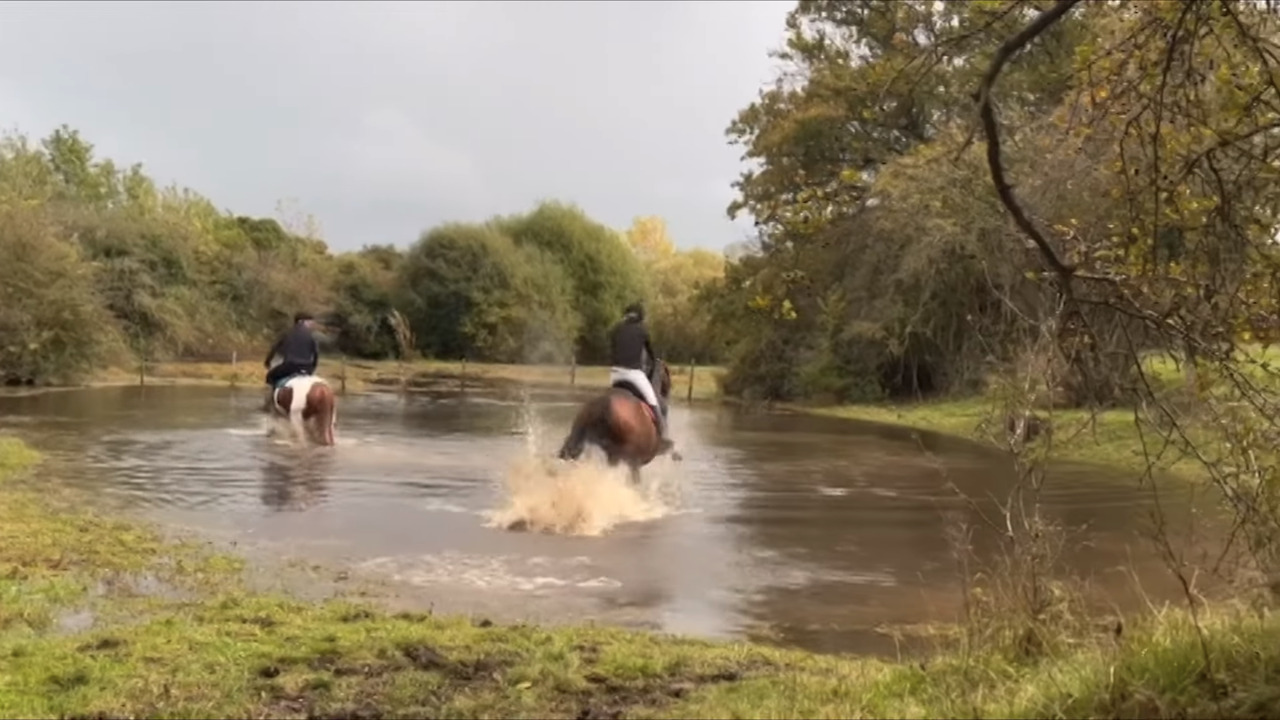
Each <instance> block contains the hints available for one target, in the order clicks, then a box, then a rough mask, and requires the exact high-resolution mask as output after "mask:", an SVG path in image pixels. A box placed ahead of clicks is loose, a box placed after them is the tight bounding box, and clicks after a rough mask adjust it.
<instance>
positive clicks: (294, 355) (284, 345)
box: [262, 312, 320, 411]
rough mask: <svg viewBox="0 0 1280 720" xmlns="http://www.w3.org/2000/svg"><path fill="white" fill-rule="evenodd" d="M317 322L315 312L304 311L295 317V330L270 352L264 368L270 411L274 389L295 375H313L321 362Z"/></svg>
mask: <svg viewBox="0 0 1280 720" xmlns="http://www.w3.org/2000/svg"><path fill="white" fill-rule="evenodd" d="M314 328H315V319H314V318H313V317H312V316H311V313H307V312H300V313H298V314H296V315H294V316H293V327H291V328H289V329H288V330H286V331H285V332H284V334H282V335H281V336H280V339H278V340H276V343H275V345H272V346H271V350H270V351H269V352H268V353H267V359H266V360H264V361H263V363H262V366H263V367H265V368H267V376H266V383H267V388H268V390H267V410H268V411H270V410H271V395H272V392H271V390H272V389H273V388H274V387H275V385H276V383H278V382H280V381H281V380H284V379H285V378H288V377H290V376H293V375H313V374H315V371H316V365H318V364H319V363H320V344H319V343H318V342H316V337H315V335H313V334H312V330H313V329H314ZM276 355H279V356H280V364H279V365H276V366H275V367H271V360H272V359H274V358H275V357H276Z"/></svg>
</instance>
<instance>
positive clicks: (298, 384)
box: [276, 375, 324, 415]
mask: <svg viewBox="0 0 1280 720" xmlns="http://www.w3.org/2000/svg"><path fill="white" fill-rule="evenodd" d="M317 383H320V384H323V383H324V380H322V379H320V378H318V377H316V376H315V375H295V376H294V377H292V378H289V380H288V382H286V383H285V384H284V385H282V386H280V388H279V389H277V390H276V402H277V404H279V396H280V390H283V389H285V388H289V389H290V390H292V391H293V397H292V398H290V403H289V412H290V414H293V415H300V414H302V411H303V410H305V409H306V407H307V393H309V392H311V388H312V387H313V386H315V385H316V384H317Z"/></svg>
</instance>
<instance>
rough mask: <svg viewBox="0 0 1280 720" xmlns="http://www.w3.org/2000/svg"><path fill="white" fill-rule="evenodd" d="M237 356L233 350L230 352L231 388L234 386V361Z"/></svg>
mask: <svg viewBox="0 0 1280 720" xmlns="http://www.w3.org/2000/svg"><path fill="white" fill-rule="evenodd" d="M238 359H239V358H238V356H237V353H236V351H235V350H232V351H231V387H235V386H236V361H237V360H238Z"/></svg>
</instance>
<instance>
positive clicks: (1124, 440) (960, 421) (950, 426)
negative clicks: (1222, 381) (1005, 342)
mask: <svg viewBox="0 0 1280 720" xmlns="http://www.w3.org/2000/svg"><path fill="white" fill-rule="evenodd" d="M1246 351H1248V352H1249V356H1250V362H1247V363H1242V364H1241V370H1242V372H1243V374H1244V375H1245V376H1246V377H1248V378H1250V379H1251V380H1253V381H1255V382H1257V383H1259V384H1260V386H1263V387H1265V386H1267V385H1268V384H1270V385H1273V386H1274V385H1277V383H1276V381H1277V379H1278V378H1277V377H1276V376H1275V375H1273V374H1271V373H1270V372H1268V371H1266V370H1264V369H1263V367H1262V366H1261V363H1263V362H1267V361H1270V362H1273V363H1275V364H1276V366H1277V367H1280V350H1272V349H1260V348H1247V349H1246ZM1144 373H1145V375H1146V379H1147V382H1149V383H1150V384H1151V386H1152V389H1153V390H1154V391H1155V392H1156V393H1157V394H1163V395H1165V396H1166V397H1175V396H1176V395H1177V394H1179V393H1181V394H1185V393H1187V392H1188V391H1187V390H1186V387H1185V386H1186V382H1185V375H1184V372H1183V370H1182V369H1181V368H1179V367H1178V365H1177V364H1176V363H1175V362H1174V361H1173V360H1172V359H1171V358H1169V357H1167V356H1158V357H1150V358H1148V359H1147V360H1146V362H1145V363H1144ZM798 409H800V410H803V411H805V412H810V413H813V414H818V415H828V416H834V417H844V418H851V419H855V420H866V421H871V422H880V423H887V424H893V425H901V426H904V427H911V428H916V429H919V430H927V431H931V432H938V433H944V434H948V435H955V436H958V437H964V438H968V439H971V440H978V441H984V442H988V441H991V440H992V438H993V435H998V434H999V433H1002V432H1003V427H1002V425H1003V421H1004V416H1003V415H1001V414H1000V404H999V403H998V401H997V400H996V399H994V398H991V397H961V398H948V399H942V400H932V401H924V402H914V403H912V402H908V403H886V404H865V405H843V406H834V407H809V406H799V407H798ZM1036 412H1037V414H1038V415H1040V416H1041V417H1044V418H1047V419H1048V420H1049V421H1050V422H1051V423H1052V425H1053V428H1054V433H1053V439H1052V441H1051V442H1052V445H1051V446H1049V448H1048V449H1049V450H1051V451H1052V454H1053V457H1055V458H1058V459H1062V460H1071V461H1076V462H1086V463H1094V464H1098V465H1107V466H1110V467H1114V468H1118V469H1123V470H1129V471H1132V472H1134V473H1135V474H1137V473H1142V472H1143V471H1145V470H1146V469H1147V467H1148V464H1151V465H1152V467H1153V469H1154V470H1155V471H1157V472H1163V473H1173V474H1176V475H1182V476H1186V477H1199V476H1201V475H1203V472H1204V471H1203V468H1201V467H1200V466H1199V464H1198V463H1197V462H1196V461H1195V460H1193V459H1192V458H1187V457H1182V456H1179V455H1176V454H1173V453H1166V454H1165V455H1164V456H1163V457H1160V458H1158V459H1157V458H1155V457H1154V455H1156V454H1157V453H1158V450H1159V446H1160V439H1159V436H1158V431H1156V430H1155V429H1154V428H1152V427H1151V426H1150V425H1149V424H1145V421H1143V423H1144V424H1142V425H1141V426H1140V423H1139V421H1138V419H1137V418H1136V417H1135V413H1134V411H1133V410H1132V409H1128V408H1122V409H1111V410H1102V411H1091V410H1064V409H1055V410H1053V411H1047V410H1037V411H1036ZM993 430H994V431H996V432H995V433H993V432H992V431H993ZM1188 432H1189V433H1196V432H1198V431H1197V430H1195V429H1194V428H1192V429H1189V430H1188ZM1193 436H1194V435H1193ZM1144 441H1145V445H1146V447H1147V448H1148V451H1149V452H1150V453H1151V455H1152V457H1148V454H1147V453H1145V452H1144V451H1143V446H1144ZM1041 442H1043V441H1041Z"/></svg>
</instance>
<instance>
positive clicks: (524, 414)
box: [487, 400, 671, 536]
mask: <svg viewBox="0 0 1280 720" xmlns="http://www.w3.org/2000/svg"><path fill="white" fill-rule="evenodd" d="M521 419H522V424H523V425H524V436H525V447H524V448H523V452H519V453H517V454H516V457H515V458H513V459H512V461H511V463H510V465H509V467H508V469H507V472H506V474H505V476H504V477H503V484H502V493H501V495H502V502H503V504H502V506H501V507H500V508H498V509H497V510H494V511H492V512H489V513H487V516H488V523H487V524H488V526H489V527H499V528H504V529H508V530H530V531H534V532H547V533H556V534H561V535H583V536H598V535H602V534H604V533H605V532H607V531H608V530H609V529H610V528H613V527H615V526H617V525H620V524H622V523H628V522H643V521H646V520H654V519H656V518H659V517H662V516H664V515H667V514H669V513H670V512H671V508H670V507H668V505H667V504H666V503H664V502H662V501H661V500H660V499H658V497H657V496H658V492H657V491H658V490H660V485H661V483H660V477H659V476H658V474H657V473H656V472H654V469H653V466H650V467H649V468H646V471H647V472H646V473H645V475H647V476H648V477H646V480H650V481H651V480H653V478H655V477H659V482H658V483H653V482H645V483H643V484H642V485H641V486H640V487H635V486H633V485H632V484H631V482H630V480H629V474H628V472H627V470H626V468H624V467H616V468H610V467H608V466H607V465H606V464H605V463H604V462H603V461H602V460H601V459H599V458H598V457H596V456H597V455H598V453H595V452H592V451H593V450H594V449H593V448H589V449H588V452H587V453H585V454H584V455H583V457H582V458H580V459H579V460H578V461H577V462H575V463H566V462H562V461H559V460H552V459H550V458H551V457H552V456H553V455H554V448H553V447H551V445H553V444H555V443H548V442H545V440H547V439H550V438H544V436H543V431H542V425H541V423H540V422H538V419H537V417H536V416H535V415H534V413H533V411H532V406H531V405H530V404H529V403H528V402H527V400H526V402H525V403H523V404H522V408H521ZM555 440H556V441H558V440H559V438H556V439H555Z"/></svg>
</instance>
